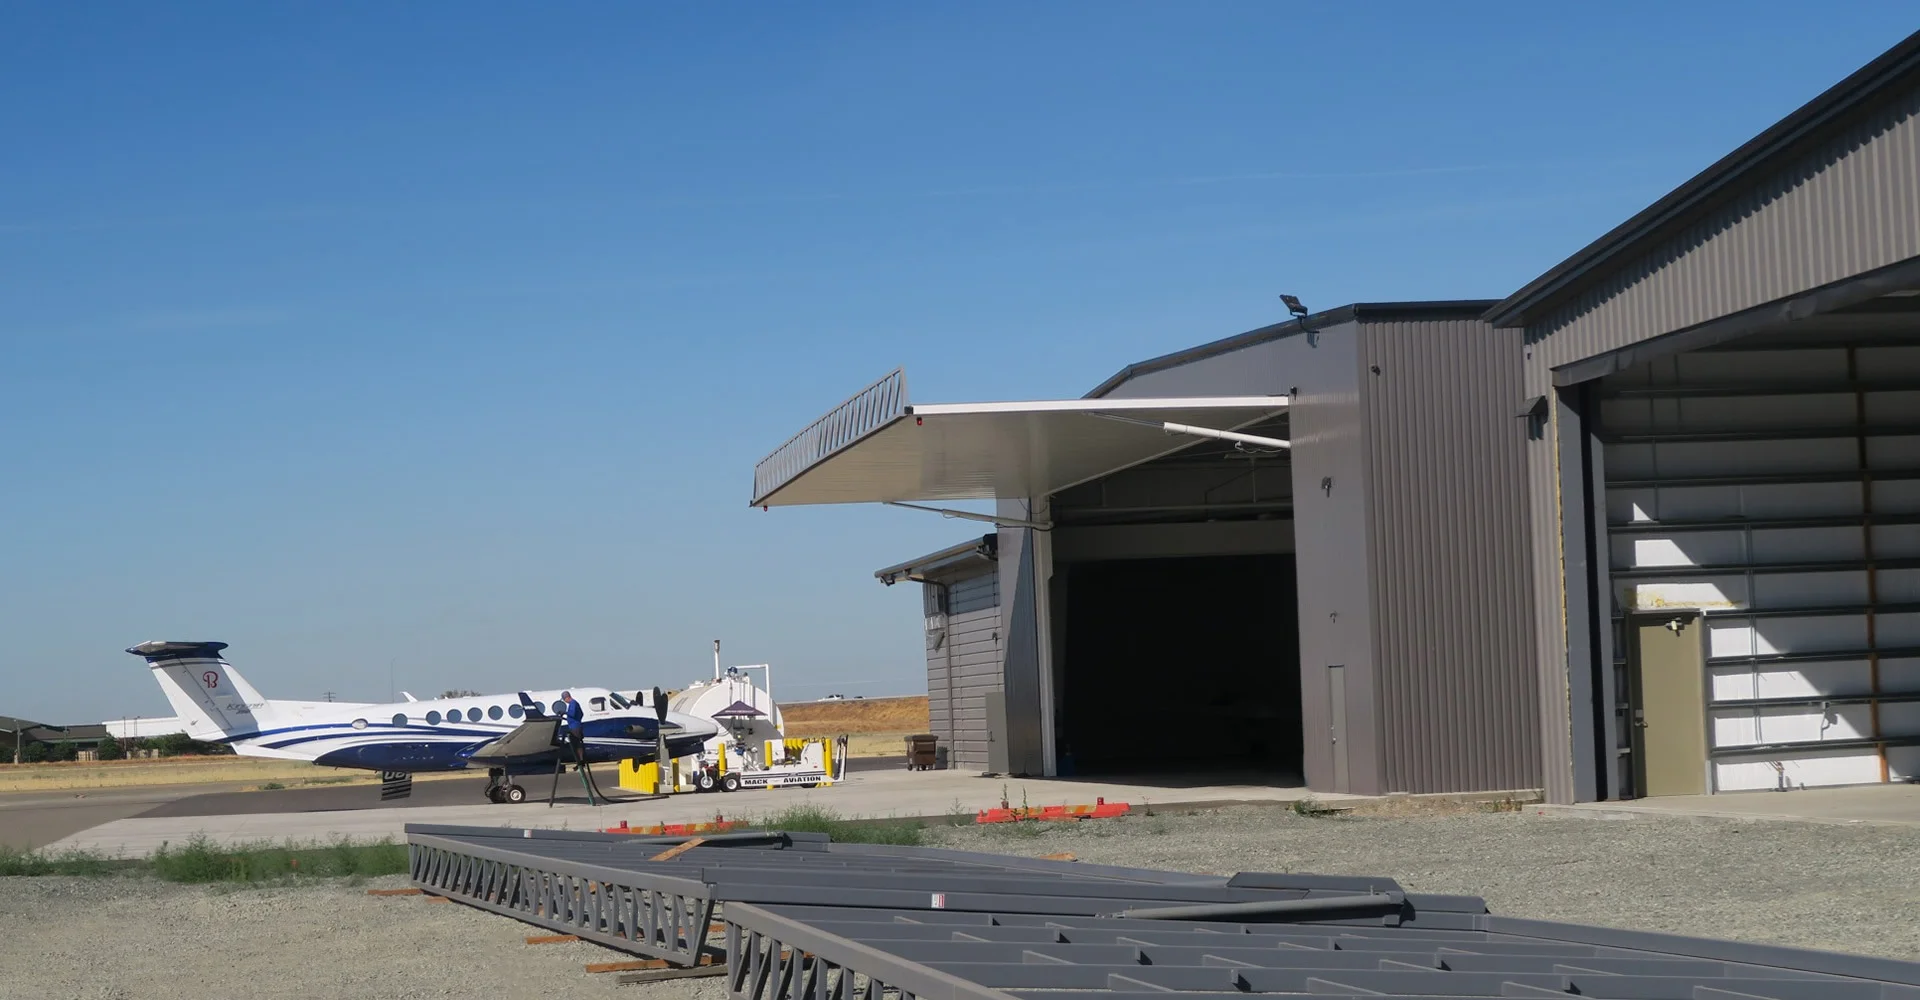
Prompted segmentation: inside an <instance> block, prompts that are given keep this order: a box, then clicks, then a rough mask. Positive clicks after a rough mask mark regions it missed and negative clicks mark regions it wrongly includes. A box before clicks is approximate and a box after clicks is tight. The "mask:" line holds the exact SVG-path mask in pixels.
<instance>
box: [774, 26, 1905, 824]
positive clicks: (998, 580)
mask: <svg viewBox="0 0 1920 1000" xmlns="http://www.w3.org/2000/svg"><path fill="white" fill-rule="evenodd" d="M1916 112H1920V34H1916V35H1915V36H1913V37H1910V38H1908V39H1906V40H1905V41H1903V42H1902V43H1901V44H1900V45H1898V46H1896V47H1895V48H1894V49H1892V50H1890V51H1889V52H1888V53H1886V54H1885V55H1883V56H1882V57H1881V58H1879V59H1877V60H1875V61H1874V62H1873V63H1872V64H1870V65H1868V66H1867V67H1864V68H1863V69H1862V70H1860V71H1859V72H1858V73H1856V74H1854V75H1853V76H1851V77H1849V78H1848V79H1847V80H1846V81H1843V82H1842V83H1841V84H1839V85H1837V86H1836V87H1834V88H1833V89H1831V90H1830V91H1828V92H1827V93H1826V94H1823V95H1821V96H1820V97H1818V98H1816V99H1815V100H1814V101H1812V102H1810V103H1809V104H1808V105H1807V106H1805V107H1803V108H1802V109H1800V110H1799V111H1797V112H1795V113H1794V114H1793V115H1790V116H1789V117H1788V118H1786V119H1785V120H1783V121H1782V122H1780V123H1779V124H1778V125H1776V126H1774V127H1773V128H1771V129H1769V130H1767V132H1765V133H1763V134H1762V135H1761V136H1759V137H1757V138H1756V139H1754V140H1753V141H1752V142H1750V143H1748V144H1747V145H1745V146H1743V147H1742V148H1741V149H1739V150H1737V151H1735V152H1734V153H1732V154H1730V155H1729V156H1728V157H1726V158H1725V159H1723V160H1721V161H1720V162H1719V163H1716V164H1714V165H1713V166H1712V167H1710V168H1708V169H1707V170H1706V171H1704V172H1702V173H1701V174H1700V175H1699V176H1697V177H1696V178H1694V179H1693V180H1691V181H1689V182H1688V183H1687V184H1685V185H1683V186H1682V187H1680V188H1679V189H1677V190H1676V191H1675V192H1673V193H1672V194H1671V195H1669V196H1667V197H1666V198H1663V199H1662V200H1661V201H1660V202H1658V203H1656V204H1655V205H1653V206H1651V207H1649V208H1648V209H1647V210H1646V211H1644V212H1642V213H1640V214H1639V215H1636V216H1635V217H1634V218H1633V219H1631V220H1629V221H1628V222H1626V223H1624V224H1623V225H1622V226H1620V227H1619V228H1618V229H1616V230H1615V231H1614V232H1612V233H1609V234H1608V235H1607V236H1605V237H1603V238H1602V239H1600V240H1598V241H1596V242H1595V243H1594V244H1593V245H1592V246H1590V247H1588V248H1587V249H1585V250H1583V251H1581V252H1580V253H1579V254H1576V255H1575V256H1574V257H1573V258H1571V259H1569V260H1568V261H1566V262H1564V263H1562V264H1561V265H1559V266H1558V267H1555V268H1554V269H1553V270H1551V271H1549V272H1547V273H1546V274H1545V275H1543V276H1542V277H1541V278H1539V279H1538V280H1536V281H1534V282H1532V283H1530V284H1529V285H1528V286H1527V287H1526V288H1524V289H1522V290H1520V291H1519V292H1516V293H1515V294H1514V295H1512V296H1510V297H1508V298H1507V299H1505V300H1501V301H1499V302H1492V301H1459V302H1416V303H1360V304H1355V305H1351V306H1346V307H1342V308H1340V309H1334V310H1330V311H1326V312H1321V313H1313V314H1308V315H1296V316H1295V317H1294V318H1291V319H1289V320H1287V321H1286V322H1283V323H1279V324H1275V325H1273V326H1269V327H1264V328H1262V329H1259V330H1254V331H1251V332H1248V333H1244V334H1241V335H1239V336H1236V337H1230V338H1228V339H1226V340H1221V341H1216V342H1213V343H1209V344H1205V345H1202V346H1200V347H1196V348H1193V349H1191V350H1188V351H1182V352H1179V353H1177V354H1173V355H1168V356H1166V357H1162V358H1156V359H1153V360H1150V361H1145V362H1141V363H1139V364H1135V365H1131V366H1129V367H1127V368H1125V369H1123V370H1122V371H1120V372H1119V373H1118V374H1116V375H1115V376H1114V377H1113V378H1111V379H1109V380H1107V381H1106V382H1105V383H1102V384H1101V385H1100V386H1098V387H1096V388H1095V389H1094V390H1093V391H1092V392H1090V393H1088V394H1087V395H1085V396H1082V397H1077V398H1070V399H1057V400H1046V401H1037V402H1024V403H981V404H937V405H924V404H916V403H912V402H910V401H909V400H908V397H907V394H906V383H905V376H904V373H901V372H898V371H896V372H894V373H892V374H890V375H889V376H887V377H886V378H883V379H882V380H880V381H879V382H876V383H874V384H873V385H872V386H869V387H868V388H867V389H865V390H863V391H862V392H860V393H858V394H856V395H855V396H854V397H852V398H851V399H849V400H847V401H846V402H845V403H843V404H841V405H840V406H839V407H836V408H835V409H833V410H832V411H829V413H828V414H827V415H826V416H824V417H822V418H821V419H820V420H819V421H816V422H815V423H814V424H813V425H811V426H809V427H808V428H807V429H806V430H804V431H802V432H801V433H800V434H799V435H796V436H795V437H794V438H792V439H791V440H789V441H788V442H787V443H786V444H785V445H783V446H781V448H780V449H778V450H776V451H775V452H774V453H773V454H772V455H770V456H768V458H767V459H765V460H763V461H762V462H761V463H760V464H759V465H758V466H757V467H756V469H755V475H754V498H753V503H754V505H756V506H763V507H772V506H789V505H800V504H814V503H850V502H881V503H899V504H909V505H920V506H930V507H936V508H937V507H939V506H940V505H941V504H944V503H948V502H952V501H956V500H985V499H991V500H994V501H996V503H995V511H996V513H995V514H994V515H993V516H991V517H988V518H986V520H989V521H992V522H994V529H993V531H992V532H991V533H989V534H986V535H984V536H982V537H979V538H976V539H972V540H969V541H968V542H966V543H964V544H963V545H960V546H957V547H955V548H954V549H949V550H946V551H944V552H940V553H934V554H932V555H930V556H927V557H923V558H921V559H917V560H912V561H909V562H907V563H903V564H901V565H899V566H894V567H889V568H888V569H886V570H882V571H880V573H879V574H878V575H879V576H880V578H881V580H882V581H883V582H886V583H889V584H891V583H897V582H903V581H912V582H918V583H921V584H922V585H923V586H924V588H925V592H926V594H927V598H926V612H927V616H926V633H927V637H928V645H927V648H928V678H929V694H930V699H931V702H932V710H933V714H934V726H935V729H936V731H938V732H940V733H941V734H942V735H943V736H945V737H946V738H947V741H948V743H949V745H950V746H951V747H952V748H953V751H952V754H953V755H952V760H953V762H954V765H955V766H959V767H965V768H975V769H980V770H990V771H995V772H1001V773H1012V774H1057V773H1061V772H1062V771H1063V770H1070V771H1073V772H1075V773H1080V774H1092V773H1123V772H1124V773H1135V774H1137V773H1140V772H1142V771H1147V770H1152V769H1156V768H1171V769H1178V770H1181V771H1186V772H1205V773H1213V774H1218V775H1221V776H1223V777H1224V776H1226V775H1228V774H1230V773H1232V772H1236V771H1247V772H1256V773H1258V774H1259V775H1261V776H1263V777H1265V778H1267V779H1268V780H1274V779H1277V780H1288V779H1290V778H1297V779H1298V780H1303V781H1304V782H1305V783H1306V784H1307V785H1309V786H1310V787H1312V788H1314V789H1316V790H1324V791H1351V792H1363V793H1368V792H1389V791H1407V792H1444V791H1481V790H1502V789H1527V788H1540V789H1543V790H1544V792H1545V794H1546V795H1547V797H1548V798H1549V799H1550V800H1553V801H1575V800H1595V799H1608V798H1624V797H1632V796H1639V795H1647V794H1672V793H1684V792H1697V791H1722V790H1733V789H1743V788H1756V787H1773V786H1777V785H1779V784H1782V783H1787V784H1795V785H1801V784H1804V785H1818V784H1848V783H1861V782H1886V781H1894V780H1903V779H1906V778H1910V777H1915V776H1920V126H1917V125H1916V122H1915V115H1916Z"/></svg>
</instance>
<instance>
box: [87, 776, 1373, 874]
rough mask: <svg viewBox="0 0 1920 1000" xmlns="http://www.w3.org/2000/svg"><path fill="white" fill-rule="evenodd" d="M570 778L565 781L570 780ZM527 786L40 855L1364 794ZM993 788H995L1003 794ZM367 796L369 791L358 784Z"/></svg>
mask: <svg viewBox="0 0 1920 1000" xmlns="http://www.w3.org/2000/svg"><path fill="white" fill-rule="evenodd" d="M569 783H571V784H569ZM537 784H538V787H536V785H535V784H528V785H527V791H528V792H529V800H528V801H527V802H524V803H520V804H517V805H494V804H490V803H476V804H474V805H471V806H428V807H421V808H413V809H366V810H350V811H338V812H303V813H260V814H253V815H239V816H178V817H135V818H131V819H120V820H115V821H113V822H109V823H104V824H102V825H100V826H97V827H93V828H92V829H89V830H84V831H82V832H80V833H77V834H73V835H71V836H68V837H65V838H63V839H61V840H59V841H57V842H55V843H54V844H52V845H50V850H53V851H56V852H57V851H64V850H83V851H91V852H98V853H100V854H102V855H105V856H109V857H122V858H132V857H146V856H148V855H150V854H152V853H153V851H154V849H155V848H158V847H159V846H160V845H162V844H174V845H178V844H181V843H183V842H185V841H187V840H190V839H192V838H194V837H196V836H203V837H205V838H207V839H208V840H210V841H212V842H214V843H217V844H222V845H233V844H245V843H260V842H268V843H274V844H281V843H286V842H289V841H293V842H303V843H314V842H318V843H327V842H331V841H333V840H336V839H338V838H342V837H345V838H348V839H351V840H355V841H379V840H383V839H384V840H392V841H395V842H398V841H400V840H402V839H403V838H404V828H405V826H406V824H408V823H441V824H449V825H460V826H499V827H532V828H536V829H561V830H599V829H604V828H607V827H616V826H619V825H620V822H621V821H622V820H625V821H626V822H627V823H628V824H630V825H631V826H648V825H651V824H655V823H696V822H708V821H711V820H713V819H714V818H715V816H716V815H719V816H724V817H725V818H727V819H730V820H749V821H753V820H760V819H764V818H767V817H770V816H773V815H775V814H777V813H779V812H781V811H783V810H786V809H790V808H793V807H795V806H800V805H809V806H817V807H819V808H821V809H825V810H830V811H831V812H832V813H834V814H835V815H837V816H839V817H841V818H843V819H889V818H898V819H909V818H924V817H934V816H951V815H954V814H956V813H960V814H965V815H968V816H971V815H972V814H974V813H976V812H978V811H980V810H983V809H992V808H997V807H999V806H1000V804H1001V801H1002V795H1003V794H1004V796H1005V801H1006V803H1007V804H1008V805H1011V806H1013V807H1014V808H1019V807H1021V806H1031V807H1033V808H1036V809H1037V808H1039V807H1041V806H1051V805H1081V804H1090V803H1092V802H1094V801H1095V800H1096V799H1099V798H1104V799H1106V801H1107V802H1109V803H1115V802H1125V803H1128V804H1130V805H1131V806H1132V807H1133V809H1134V810H1135V811H1136V812H1138V811H1140V810H1141V809H1143V808H1144V807H1148V806H1154V805H1156V804H1157V805H1159V806H1161V807H1165V806H1169V805H1172V804H1175V803H1177V804H1181V805H1188V806H1193V805H1202V804H1227V803H1247V804H1285V803H1289V802H1297V801H1300V800H1302V799H1306V798H1312V799H1314V800H1315V801H1318V802H1325V803H1328V804H1330V805H1333V804H1341V803H1347V802H1358V801H1364V797H1363V796H1355V795H1336V794H1321V793H1310V792H1308V791H1307V790H1306V789H1304V788H1276V787H1268V786H1259V785H1218V786H1211V787H1195V786H1189V785H1184V784H1182V785H1154V784H1147V783H1138V784H1134V783H1120V782H1112V783H1106V782H1094V781H1079V780H1075V781H1060V780H1057V779H1046V778H986V777H981V776H979V775H977V774H974V773H971V772H959V771H907V770H906V769H904V768H902V769H901V770H899V771H855V772H853V773H852V774H851V775H850V776H848V777H847V778H846V779H844V780H842V781H840V782H836V783H835V784H833V785H831V786H828V787H824V788H814V789H799V788H792V789H773V790H762V791H740V792H731V793H718V792H707V793H682V794H679V795H672V796H665V797H659V798H649V799H643V800H640V801H627V802H622V803H618V804H615V805H605V806H597V807H596V806H589V805H587V804H586V803H585V802H584V801H583V800H582V799H581V798H580V794H581V792H580V786H579V780H578V779H577V778H576V777H574V776H573V775H572V774H567V775H565V776H563V778H562V781H561V785H560V794H561V795H562V796H570V797H571V798H572V801H564V802H561V803H559V804H556V805H554V806H553V807H551V808H549V807H548V806H547V804H546V794H545V793H546V790H547V788H546V786H547V784H548V783H547V782H545V781H542V782H538V783H537ZM1003 790H1004V791H1003ZM367 794H368V796H369V797H374V796H375V795H376V790H375V789H373V788H368V789H367Z"/></svg>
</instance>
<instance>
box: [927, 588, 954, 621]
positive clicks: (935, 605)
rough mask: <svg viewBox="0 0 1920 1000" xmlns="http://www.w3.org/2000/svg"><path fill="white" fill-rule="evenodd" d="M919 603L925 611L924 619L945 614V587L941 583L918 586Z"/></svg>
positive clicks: (946, 604) (946, 603)
mask: <svg viewBox="0 0 1920 1000" xmlns="http://www.w3.org/2000/svg"><path fill="white" fill-rule="evenodd" d="M920 602H921V605H922V606H923V607H924V608H925V609H926V617H928V618H932V617H934V616H935V615H944V614H946V613H947V606H948V603H949V602H948V600H947V587H946V585H945V584H941V583H923V584H921V585H920Z"/></svg>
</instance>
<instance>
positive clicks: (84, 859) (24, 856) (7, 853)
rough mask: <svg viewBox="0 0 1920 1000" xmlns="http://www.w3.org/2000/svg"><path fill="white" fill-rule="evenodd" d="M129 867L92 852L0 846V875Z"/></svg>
mask: <svg viewBox="0 0 1920 1000" xmlns="http://www.w3.org/2000/svg"><path fill="white" fill-rule="evenodd" d="M126 867H128V865H127V863H126V862H120V861H113V860H110V859H108V858H106V857H104V856H102V855H100V854H97V853H94V852H92V851H78V850H69V851H59V852H57V853H50V852H48V851H45V850H37V851H23V850H21V849H20V848H17V847H7V846H5V845H0V876H4V875H106V874H108V873H111V872H114V871H118V870H120V869H123V868H126Z"/></svg>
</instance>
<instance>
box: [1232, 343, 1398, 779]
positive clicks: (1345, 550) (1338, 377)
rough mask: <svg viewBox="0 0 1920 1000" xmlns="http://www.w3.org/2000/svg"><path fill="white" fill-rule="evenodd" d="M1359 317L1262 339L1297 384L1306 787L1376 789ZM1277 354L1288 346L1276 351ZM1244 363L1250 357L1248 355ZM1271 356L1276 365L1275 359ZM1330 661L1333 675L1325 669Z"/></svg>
mask: <svg viewBox="0 0 1920 1000" xmlns="http://www.w3.org/2000/svg"><path fill="white" fill-rule="evenodd" d="M1359 336H1360V334H1359V330H1358V324H1354V323H1348V324H1345V325H1343V326H1336V327H1332V328H1330V329H1327V330H1324V331H1321V332H1320V333H1319V334H1318V336H1317V337H1315V338H1313V339H1312V340H1309V339H1308V338H1306V337H1289V338H1287V339H1285V340H1281V341H1275V342H1273V344H1271V345H1267V346H1268V348H1269V349H1270V351H1271V353H1274V354H1276V355H1278V357H1277V358H1276V359H1275V362H1269V364H1271V365H1272V367H1271V369H1270V370H1271V371H1273V372H1274V373H1275V375H1278V376H1280V377H1283V378H1284V379H1285V381H1283V382H1279V383H1278V384H1279V385H1280V386H1282V387H1285V388H1291V387H1294V386H1298V387H1299V390H1300V392H1299V394H1298V395H1296V396H1295V397H1294V401H1293V405H1292V407H1290V410H1291V411H1292V415H1291V417H1290V418H1289V421H1290V425H1291V430H1290V432H1289V434H1288V436H1289V438H1291V439H1292V441H1293V448H1292V451H1291V454H1292V458H1293V516H1294V525H1295V527H1296V529H1297V530H1296V531H1295V537H1294V552H1295V555H1294V566H1295V570H1296V572H1297V575H1298V577H1299V581H1300V585H1299V588H1298V595H1297V604H1298V607H1299V608H1300V725H1301V732H1302V734H1303V735H1304V739H1303V740H1302V744H1301V751H1302V758H1303V760H1302V766H1303V767H1304V769H1305V771H1306V777H1307V785H1308V787H1310V788H1312V789H1314V790H1315V791H1334V792H1342V791H1344V792H1354V793H1358V794H1364V795H1372V794H1378V793H1380V792H1382V791H1384V790H1385V789H1383V788H1381V786H1380V778H1381V773H1380V724H1379V716H1378V713H1377V706H1378V705H1379V698H1378V695H1377V694H1376V692H1377V690H1378V688H1377V685H1376V680H1375V677H1374V653H1373V638H1374V633H1373V626H1372V624H1371V621H1372V613H1373V597H1372V594H1371V592H1370V589H1369V587H1368V583H1367V580H1368V576H1369V571H1368V563H1367V558H1366V551H1367V518H1366V504H1367V490H1368V488H1369V486H1368V482H1367V462H1366V455H1365V451H1364V448H1365V443H1364V437H1363V435H1362V430H1361V412H1360V386H1359V379H1360V378H1361V377H1362V376H1361V374H1360V372H1361V364H1360V354H1359V345H1358V340H1359ZM1282 351H1285V352H1287V353H1281V352H1282ZM1249 360H1251V359H1249ZM1276 362H1277V363H1276ZM1333 667H1339V668H1340V669H1339V671H1338V672H1337V674H1336V673H1335V672H1334V671H1333V670H1332V669H1330V668H1333ZM1334 676H1338V677H1340V678H1341V681H1342V685H1343V688H1342V690H1343V696H1342V698H1341V704H1342V705H1343V706H1344V707H1345V717H1346V724H1347V732H1346V747H1345V751H1346V772H1347V776H1348V783H1347V787H1345V788H1341V787H1339V785H1338V783H1337V781H1336V776H1337V774H1338V770H1337V765H1336V760H1335V752H1336V747H1335V746H1334V744H1333V742H1332V739H1331V737H1332V732H1333V725H1334V712H1333V703H1334V698H1333V690H1332V686H1331V684H1332V678H1333V677H1334Z"/></svg>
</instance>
